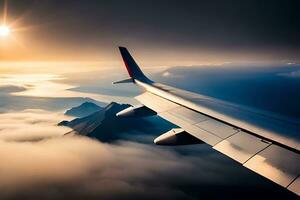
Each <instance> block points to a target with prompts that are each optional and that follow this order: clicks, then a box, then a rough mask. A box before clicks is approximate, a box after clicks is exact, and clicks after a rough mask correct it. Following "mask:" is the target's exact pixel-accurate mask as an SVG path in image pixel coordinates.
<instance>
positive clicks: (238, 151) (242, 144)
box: [213, 131, 270, 164]
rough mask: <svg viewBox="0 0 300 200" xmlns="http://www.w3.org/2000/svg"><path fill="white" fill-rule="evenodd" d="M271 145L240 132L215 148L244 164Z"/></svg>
mask: <svg viewBox="0 0 300 200" xmlns="http://www.w3.org/2000/svg"><path fill="white" fill-rule="evenodd" d="M269 145H270V143H267V142H265V141H262V140H261V139H260V138H258V137H255V136H253V135H250V134H248V133H245V132H243V131H240V132H238V133H236V134H234V135H232V136H230V137H229V138H227V139H225V140H223V141H222V142H220V143H218V144H217V145H215V146H214V147H213V148H214V149H216V150H218V151H219V152H221V153H223V154H225V155H227V156H229V157H230V158H232V159H234V160H236V161H238V162H239V163H242V164H243V163H245V162H246V161H247V160H249V159H250V158H251V157H253V156H254V155H255V154H257V153H258V152H260V151H262V150H263V149H265V148H266V147H268V146H269Z"/></svg>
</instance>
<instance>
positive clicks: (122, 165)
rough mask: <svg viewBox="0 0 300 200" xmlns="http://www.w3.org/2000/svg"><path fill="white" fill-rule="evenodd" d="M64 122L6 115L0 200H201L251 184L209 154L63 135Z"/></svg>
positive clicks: (48, 116)
mask: <svg viewBox="0 0 300 200" xmlns="http://www.w3.org/2000/svg"><path fill="white" fill-rule="evenodd" d="M62 118H66V117H65V116H63V115H60V114H57V113H53V112H48V111H44V110H24V111H23V112H18V113H5V114H0V121H1V124H0V158H1V164H0V188H1V193H0V199H71V198H72V199H133V198H134V199H194V196H193V192H188V191H189V190H191V188H192V190H194V191H200V192H201V191H202V192H205V191H206V188H207V186H209V187H211V188H213V189H215V188H216V189H217V188H219V187H224V186H225V189H226V186H227V187H228V186H229V187H230V186H232V185H239V184H240V182H241V181H240V179H239V177H236V176H234V174H236V173H237V172H239V173H240V174H243V175H245V177H246V178H247V173H245V171H241V170H240V168H238V169H237V168H235V167H232V165H228V164H229V163H230V161H229V160H228V159H224V157H220V156H219V155H218V154H217V153H215V152H213V151H210V150H209V151H208V150H207V149H206V148H203V149H202V150H201V152H202V155H201V153H200V154H197V156H195V155H183V154H180V153H177V152H175V151H173V150H172V149H171V148H159V147H157V146H154V145H151V144H141V143H135V142H128V141H119V142H117V143H115V144H107V143H101V142H99V141H96V140H94V139H91V138H87V137H82V136H62V135H63V134H64V133H65V132H66V131H68V130H69V129H68V128H63V127H58V126H56V123H57V122H58V121H59V120H61V119H62ZM200 146H201V145H200ZM202 147H203V146H202ZM228 178H230V179H231V181H230V184H229V182H228V181H227V179H228ZM248 179H249V176H248ZM252 184H253V183H252ZM250 185H251V183H250ZM202 186H205V187H203V188H202ZM246 187H247V186H246ZM186 189H187V190H186ZM205 195H207V194H204V196H205Z"/></svg>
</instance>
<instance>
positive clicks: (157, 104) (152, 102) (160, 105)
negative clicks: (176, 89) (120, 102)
mask: <svg viewBox="0 0 300 200" xmlns="http://www.w3.org/2000/svg"><path fill="white" fill-rule="evenodd" d="M135 98H136V99H137V100H138V101H140V102H142V103H143V104H144V105H145V106H147V107H148V108H150V109H152V110H154V111H155V112H157V113H159V112H164V111H167V110H170V109H174V108H176V107H180V105H178V104H176V103H173V102H171V101H168V100H166V99H164V98H161V97H158V96H157V95H155V94H152V93H149V92H145V93H143V94H141V95H139V96H136V97H135Z"/></svg>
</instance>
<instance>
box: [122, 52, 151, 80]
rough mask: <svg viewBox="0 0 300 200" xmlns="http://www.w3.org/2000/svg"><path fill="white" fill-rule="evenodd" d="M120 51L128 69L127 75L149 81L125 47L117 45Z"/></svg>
mask: <svg viewBox="0 0 300 200" xmlns="http://www.w3.org/2000/svg"><path fill="white" fill-rule="evenodd" d="M119 50H120V53H121V55H122V58H123V61H124V64H125V66H126V69H127V71H128V74H129V76H130V77H131V78H132V79H137V80H140V81H150V80H149V79H148V78H147V77H146V76H145V75H144V73H143V72H142V70H141V69H140V68H139V66H138V65H137V64H136V62H135V61H134V59H133V58H132V56H131V55H130V53H129V52H128V50H127V49H126V48H125V47H119Z"/></svg>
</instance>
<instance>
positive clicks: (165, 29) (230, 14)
mask: <svg viewBox="0 0 300 200" xmlns="http://www.w3.org/2000/svg"><path fill="white" fill-rule="evenodd" d="M0 3H1V7H0V10H2V11H3V13H4V10H6V12H5V13H7V15H6V16H7V17H6V24H7V25H8V26H11V29H12V33H11V36H10V37H9V38H1V40H0V42H1V44H0V48H1V51H0V59H1V63H2V65H1V66H2V67H3V66H4V65H5V66H7V62H8V61H10V62H12V61H13V62H16V61H23V64H24V61H30V62H32V61H35V62H37V61H43V62H45V61H47V62H49V61H51V62H52V65H54V66H55V65H57V62H65V64H66V63H67V65H69V66H74V65H75V64H74V62H76V63H77V65H78V63H81V64H82V65H84V66H85V68H92V69H95V68H96V67H108V66H117V65H120V61H119V54H118V50H117V46H127V47H128V48H129V49H130V50H132V52H133V53H135V54H137V56H136V57H137V59H138V60H141V64H142V65H143V66H144V67H157V66H175V65H177V66H178V65H181V66H182V65H184V66H186V65H188V66H189V65H203V64H211V65H220V64H224V63H232V62H233V63H249V62H250V63H265V64H282V63H295V62H296V63H297V62H299V53H300V49H299V43H300V39H299V37H298V36H299V35H300V30H299V29H300V28H299V27H300V24H299V20H298V19H299V18H300V16H299V15H300V14H299V9H300V4H299V2H298V1H290V0H288V1H267V0H263V1H243V2H241V1H237V0H236V1H232V0H230V1H226V2H225V1H217V0H213V1H192V0H191V1H188V2H186V1H167V0H165V1H135V0H126V1H116V0H110V1H108V0H107V1H106V0H104V1H96V0H89V1H80V0H73V1H68V0H42V1H38V0H22V1H18V0H7V3H6V5H7V6H6V8H7V9H4V7H5V6H4V1H3V0H1V1H0ZM3 15H4V14H2V16H3ZM0 16H1V15H0ZM79 61H80V62H79ZM53 62H54V64H53ZM38 64H39V63H38ZM10 65H14V64H12V63H10ZM10 68H12V67H10ZM23 68H25V67H23ZM47 68H48V69H49V68H50V67H47ZM73 68H76V69H77V70H79V71H80V69H78V68H83V66H80V67H77V66H74V67H73ZM6 70H7V69H6ZM23 70H24V69H23ZM81 71H82V70H81Z"/></svg>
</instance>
